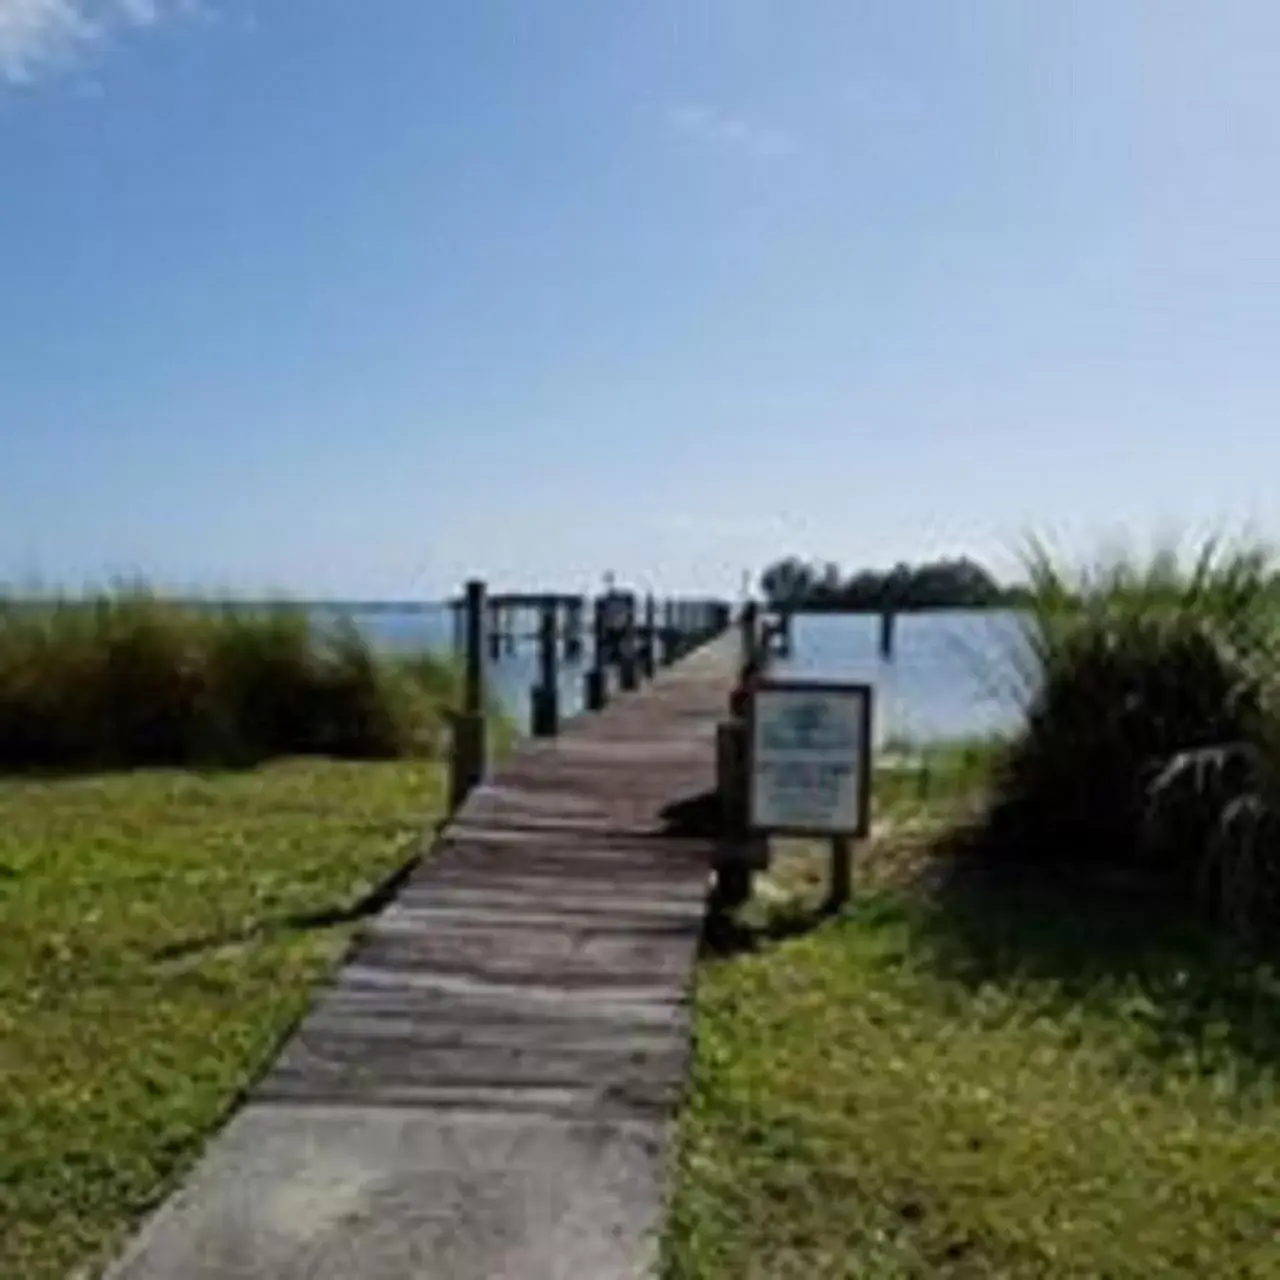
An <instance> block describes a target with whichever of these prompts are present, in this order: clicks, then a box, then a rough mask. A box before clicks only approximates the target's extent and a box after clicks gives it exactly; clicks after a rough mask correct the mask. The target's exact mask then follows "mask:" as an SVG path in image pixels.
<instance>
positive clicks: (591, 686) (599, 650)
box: [582, 597, 609, 711]
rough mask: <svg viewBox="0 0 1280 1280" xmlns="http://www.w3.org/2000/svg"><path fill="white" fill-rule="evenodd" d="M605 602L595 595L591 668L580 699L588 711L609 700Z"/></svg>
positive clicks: (596, 709)
mask: <svg viewBox="0 0 1280 1280" xmlns="http://www.w3.org/2000/svg"><path fill="white" fill-rule="evenodd" d="M606 622H607V619H606V618H605V602H604V600H603V598H601V597H597V598H596V601H595V616H594V617H593V619H592V629H593V631H594V633H595V634H594V637H593V640H592V650H591V669H590V670H589V671H588V672H587V674H586V677H585V680H584V682H583V690H582V701H583V704H584V705H585V706H586V708H587V710H588V711H601V710H603V709H604V706H605V704H606V703H607V702H608V701H609V674H608V668H607V665H606V662H607V657H608V655H607V654H606V652H605V647H606V644H607V641H606V639H605V626H606Z"/></svg>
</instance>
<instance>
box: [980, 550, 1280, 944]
mask: <svg viewBox="0 0 1280 1280" xmlns="http://www.w3.org/2000/svg"><path fill="white" fill-rule="evenodd" d="M1029 568H1030V580H1031V584H1032V591H1031V600H1030V607H1029V611H1028V614H1027V620H1026V628H1025V637H1024V639H1025V653H1026V655H1027V656H1028V657H1029V666H1028V671H1027V677H1028V678H1027V700H1026V706H1025V713H1026V714H1025V720H1024V724H1023V727H1022V730H1021V732H1020V733H1019V734H1018V735H1017V736H1016V738H1015V739H1014V741H1013V742H1012V744H1011V746H1010V749H1009V751H1008V753H1007V754H1006V756H1005V759H1004V761H1003V764H1002V767H1001V769H1000V772H999V775H998V779H997V785H996V787H995V789H994V794H993V802H992V806H991V809H990V812H989V815H988V818H987V822H986V830H985V832H984V834H985V836H986V837H987V844H988V847H995V848H997V849H1000V850H1004V851H1006V852H1008V853H1010V854H1012V855H1014V856H1016V857H1017V859H1019V861H1020V862H1021V863H1022V864H1023V865H1024V866H1027V867H1030V868H1033V869H1034V868H1035V867H1040V866H1046V865H1052V866H1054V867H1059V868H1060V867H1067V868H1072V869H1083V870H1085V871H1087V872H1089V873H1094V872H1097V871H1100V870H1105V871H1119V872H1122V873H1124V874H1126V875H1128V876H1133V875H1134V874H1135V873H1136V874H1139V875H1141V876H1144V877H1148V878H1149V879H1150V881H1151V883H1153V884H1158V885H1160V886H1161V887H1163V888H1166V889H1169V890H1171V891H1173V892H1175V893H1178V894H1182V895H1186V896H1188V897H1191V898H1194V899H1195V900H1196V901H1197V902H1199V903H1200V904H1202V905H1205V906H1210V907H1212V908H1214V909H1215V910H1218V911H1222V912H1225V913H1226V914H1227V915H1229V916H1230V917H1231V920H1232V923H1233V925H1235V926H1236V927H1237V928H1238V929H1245V928H1247V927H1250V921H1255V922H1256V919H1257V918H1260V916H1261V914H1263V913H1265V912H1266V910H1267V909H1268V902H1269V899H1270V895H1271V889H1270V888H1269V886H1270V885H1271V883H1272V881H1273V880H1274V870H1275V868H1276V867H1277V866H1280V856H1278V851H1277V847H1276V842H1275V840H1274V838H1273V830H1274V826H1275V818H1276V816H1277V815H1280V785H1278V784H1280V776H1275V777H1274V780H1273V775H1276V774H1277V755H1276V747H1277V744H1280V730H1278V728H1277V726H1280V699H1278V698H1277V696H1276V694H1277V690H1278V689H1280V680H1278V679H1277V677H1278V676H1280V649H1278V648H1277V645H1276V643H1275V637H1276V634H1277V629H1276V624H1275V617H1276V610H1277V597H1276V592H1275V588H1274V581H1275V579H1274V574H1273V573H1272V569H1271V562H1270V560H1269V558H1268V556H1267V554H1266V553H1265V552H1262V551H1258V550H1252V549H1250V550H1245V551H1237V552H1226V553H1224V552H1221V551H1220V549H1219V548H1218V547H1217V546H1216V545H1210V546H1208V547H1206V548H1205V550H1204V551H1203V552H1202V554H1201V555H1200V557H1199V558H1198V560H1197V561H1196V563H1195V564H1194V566H1192V567H1190V568H1188V569H1183V568H1180V567H1179V564H1178V561H1177V560H1176V558H1175V557H1174V556H1172V555H1171V554H1167V553H1166V554H1162V555H1159V556H1157V557H1155V558H1154V560H1153V561H1152V562H1151V563H1150V564H1148V565H1145V566H1139V565H1135V564H1133V563H1132V562H1128V561H1117V562H1115V563H1113V564H1111V565H1109V566H1106V567H1104V568H1103V569H1101V570H1097V571H1093V572H1090V573H1084V574H1080V575H1078V576H1076V577H1071V576H1068V575H1065V574H1063V573H1062V572H1061V571H1060V570H1058V569H1057V568H1056V567H1055V566H1054V565H1053V564H1052V563H1051V561H1050V560H1049V559H1048V557H1046V556H1045V555H1044V554H1043V553H1041V552H1039V551H1037V552H1035V553H1033V556H1032V558H1031V563H1030V566H1029Z"/></svg>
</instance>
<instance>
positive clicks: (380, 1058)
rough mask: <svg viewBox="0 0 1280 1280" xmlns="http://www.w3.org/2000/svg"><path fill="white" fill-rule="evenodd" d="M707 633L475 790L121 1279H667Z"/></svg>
mask: <svg viewBox="0 0 1280 1280" xmlns="http://www.w3.org/2000/svg"><path fill="white" fill-rule="evenodd" d="M473 596H474V597H475V598H476V600H478V601H480V602H482V601H483V596H482V594H481V593H479V592H475V593H473ZM721 616H722V617H723V616H727V610H726V611H724V614H723V615H721ZM472 629H473V630H474V631H476V633H477V636H476V637H473V638H476V639H477V643H478V644H479V643H480V640H479V630H480V628H479V626H478V625H477V626H476V627H474V628H472ZM702 638H703V640H704V641H705V642H704V643H702V644H701V646H700V647H698V648H697V649H695V650H693V651H692V652H691V653H688V654H686V655H684V656H682V657H681V658H680V660H679V661H677V662H676V663H675V665H673V666H670V667H667V668H665V669H663V670H660V671H658V674H657V675H656V677H655V678H654V679H653V680H652V682H650V683H644V680H643V677H644V676H645V675H647V669H646V670H645V671H643V672H642V675H641V680H640V687H639V688H638V689H637V690H636V691H635V692H622V693H618V694H616V695H615V696H612V697H611V698H610V700H609V701H608V705H607V706H605V707H604V709H603V710H601V711H599V712H598V713H595V714H586V715H583V716H580V717H576V718H574V719H572V720H569V721H567V722H565V723H564V724H563V725H562V726H558V728H559V732H558V733H557V735H556V736H555V737H545V738H531V739H528V740H526V741H524V742H522V743H521V744H520V745H519V746H518V747H517V748H516V750H515V752H514V754H513V756H512V758H510V760H509V761H508V762H506V763H505V764H504V765H503V766H501V767H500V768H499V769H498V770H497V771H496V772H494V773H493V774H491V775H489V776H486V777H484V778H483V779H481V780H479V781H478V782H477V780H476V778H474V777H473V778H471V779H470V784H469V785H466V786H463V787H461V788H460V789H459V799H460V808H459V809H458V811H457V812H456V814H455V815H454V818H453V820H452V822H451V823H450V824H449V826H448V827H447V828H446V830H445V831H444V833H443V835H441V836H440V837H439V838H438V839H437V840H436V841H435V842H434V847H433V848H432V849H431V851H430V853H429V855H428V856H426V857H424V858H423V859H422V861H420V862H419V863H418V865H417V866H416V867H415V868H414V869H413V871H412V872H411V874H410V875H409V876H408V877H407V879H406V881H405V882H404V884H403V885H402V887H401V888H400V890H399V891H398V894H397V896H396V897H395V899H394V901H393V902H392V904H391V905H390V906H389V907H388V908H387V909H386V910H385V911H383V912H382V914H381V915H379V916H378V917H376V919H375V920H374V921H373V922H372V924H371V926H370V927H369V928H368V929H367V931H366V933H365V935H364V937H363V939H362V940H361V942H360V943H359V944H358V945H357V947H356V948H355V949H354V950H353V952H352V953H351V955H350V956H349V958H348V960H347V962H346V964H345V965H344V967H343V968H342V969H341V970H340V972H339V973H338V975H337V977H336V979H335V980H334V981H333V982H332V983H331V984H330V985H329V986H328V987H327V988H326V989H325V990H324V991H322V992H321V994H320V995H319V997H318V998H317V1000H316V1001H315V1003H314V1005H313V1008H312V1010H311V1012H310V1014H309V1015H308V1016H307V1017H306V1019H305V1020H304V1021H303V1023H302V1025H301V1026H300V1027H299V1029H298V1030H297V1032H296V1033H295V1034H294V1036H293V1037H292V1039H291V1040H290V1041H289V1042H288V1044H287V1045H286V1046H285V1048H284V1051H283V1052H282V1054H281V1055H280V1057H279V1058H278V1060H277V1061H276V1063H275V1064H274V1066H273V1067H272V1069H271V1070H270V1071H269V1072H268V1074H267V1075H266V1076H265V1078H264V1079H263V1080H262V1081H261V1082H260V1083H259V1085H258V1086H257V1088H256V1089H255V1090H254V1091H253V1093H252V1094H251V1096H250V1098H249V1100H248V1102H247V1104H246V1105H245V1106H244V1107H243V1108H242V1109H241V1110H240V1111H239V1112H238V1114H236V1115H235V1116H234V1117H233V1119H232V1120H231V1122H230V1123H229V1124H228V1126H227V1127H226V1128H225V1129H224V1130H223V1131H222V1133H221V1134H219V1135H218V1136H217V1137H216V1138H215V1139H214V1140H213V1142H212V1144H211V1145H210V1147H209V1149H208V1150H207V1152H206V1155H205V1158H204V1160H203V1161H202V1163H201V1164H200V1165H199V1166H198V1167H197V1169H196V1170H195V1172H194V1174H193V1176H192V1177H191V1178H190V1179H189V1180H188V1181H187V1182H186V1184H185V1185H184V1186H183V1187H182V1188H181V1189H180V1190H179V1191H178V1192H177V1193H176V1194H175V1195H174V1196H173V1197H172V1198H171V1199H170V1200H169V1201H168V1202H166V1203H165V1204H164V1205H163V1206H162V1207H161V1208H160V1209H159V1210H158V1211H157V1213H156V1214H155V1215H154V1216H153V1218H152V1219H151V1220H150V1221H149V1222H148V1223H147V1224H145V1226H144V1227H143V1229H142V1231H141V1232H140V1233H139V1235H138V1236H137V1238H136V1239H135V1240H134V1242H133V1243H132V1245H131V1247H130V1248H129V1249H128V1251H127V1252H126V1253H125V1255H124V1256H123V1257H122V1259H121V1260H120V1261H119V1262H118V1264H117V1265H116V1266H115V1267H114V1268H113V1269H112V1270H111V1271H109V1272H108V1277H109V1280H304V1277H305V1280H411V1278H412V1280H435V1278H439V1280H499V1278H501V1277H511V1278H512V1280H636V1278H638V1277H642V1276H646V1275H648V1274H650V1272H651V1268H652V1265H653V1263H654V1261H655V1257H656V1252H655V1250H656V1242H655V1231H656V1230H657V1229H658V1228H659V1226H660V1222H661V1208H662V1203H663V1195H664V1190H665V1177H666V1165H667V1155H668V1152H667V1142H668V1133H669V1130H670V1122H671V1120H672V1117H673V1115H674V1111H675V1108H676V1106H677V1103H678V1101H679V1099H680V1096H681V1093H682V1090H683V1087H684V1081H685V1076H686V1070H687V1066H688V1060H689V1037H690V1008H689V987H690V982H691V978H692V972H693V966H694V961H695V957H696V952H697V946H698V940H699V936H700V932H701V929H702V925H703V917H704V911H705V905H706V900H707V893H708V881H709V869H710V867H711V865H712V861H713V857H714V854H715V848H714V836H713V835H712V834H708V829H707V827H706V826H705V824H694V825H686V823H685V821H684V820H683V819H682V818H681V817H680V816H679V815H680V814H681V813H682V812H683V813H688V812H689V808H685V809H683V810H682V807H681V806H682V805H685V804H686V802H690V801H700V800H701V801H702V802H703V803H704V804H705V797H706V796H707V795H708V794H709V793H711V792H712V791H713V789H714V786H715V776H716V738H717V725H718V723H719V722H720V721H721V720H722V719H723V717H724V716H725V714H726V708H727V706H728V703H729V699H730V694H731V691H732V688H733V686H734V683H735V681H736V680H737V678H738V675H739V655H740V643H739V641H740V637H739V636H738V635H737V634H736V633H735V631H734V630H733V629H730V630H728V631H722V632H721V634H720V635H719V636H718V637H716V638H713V639H710V640H706V637H705V636H704V637H702ZM473 665H474V666H476V667H478V666H479V659H478V658H477V659H476V661H475V663H474V664H473ZM691 807H692V808H693V809H697V807H698V805H697V804H694V805H693V806H691Z"/></svg>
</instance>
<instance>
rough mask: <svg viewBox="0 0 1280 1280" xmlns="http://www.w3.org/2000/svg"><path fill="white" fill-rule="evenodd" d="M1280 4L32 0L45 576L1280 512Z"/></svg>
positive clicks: (662, 580)
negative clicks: (1278, 145) (1279, 155)
mask: <svg viewBox="0 0 1280 1280" xmlns="http://www.w3.org/2000/svg"><path fill="white" fill-rule="evenodd" d="M1278 136H1280V5H1277V4H1276V3H1275V0H1252V2H1248V3H1246V2H1244V0H1238V2H1232V0H1215V3H1213V4H1206V3H1204V0H1160V2H1159V3H1158V4H1157V3H1145V2H1143V0H1132V2H1131V3H1116V2H1115V0H1080V2H1078V3H1074V4H1065V5H1059V4H1038V3H1037V4H1032V3H1027V2H1026V0H968V2H967V3H965V4H963V5H960V4H956V3H954V0H932V2H926V0H914V2H912V0H882V2H876V3H872V2H869V0H864V2H860V3H853V2H852V0H799V2H798V0H787V2H786V3H783V2H782V0H773V2H771V3H765V2H763V0H646V2H644V3H640V2H638V0H636V2H634V3H631V2H625V0H616V2H615V0H610V2H609V3H601V0H538V2H537V3H533V2H531V0H484V3H476V0H431V2H430V3H425V2H424V0H306V3H302V2H301V0H296V2H295V0H274V2H273V0H97V2H96V3H95V2H94V0H0V578H3V579H7V580H9V581H31V580H37V579H38V580H42V581H44V582H47V583H61V584H79V583H82V582H84V581H86V580H99V581H100V580H102V579H103V578H104V577H106V576H109V575H112V574H121V573H135V572H140V573H144V574H146V575H147V576H149V577H151V578H152V579H154V580H156V581H158V582H161V583H164V584H168V585H181V586H195V587H200V588H202V589H208V590H216V589H222V588H233V589H236V590H244V591H254V592H256V591H260V590H263V589H270V588H281V589H287V590H291V591H295V592H299V593H303V594H308V595H313V594H314V595H324V594H333V595H341V596H358V597H376V596H385V595H395V596H400V595H423V594H427V595H433V594H438V593H440V592H442V591H445V590H449V589H452V587H453V586H454V585H455V584H456V583H457V582H459V581H460V580H461V579H463V578H464V577H466V576H468V575H470V574H473V573H479V574H481V575H485V576H488V577H489V578H490V579H491V580H492V581H494V582H495V583H500V584H507V585H522V586H531V585H537V584H546V585H551V584H564V585H565V586H577V585H589V584H591V583H592V582H594V581H596V580H598V577H599V575H600V574H601V573H602V572H603V571H604V570H606V569H613V570H614V571H615V572H617V574H618V575H619V577H620V578H622V579H625V580H630V581H635V582H638V583H651V584H652V585H654V586H655V587H657V588H660V589H670V590H730V589H734V588H736V586H737V584H738V581H739V578H740V575H741V572H742V571H743V570H744V569H747V568H750V569H753V570H754V569H758V568H759V567H761V566H762V565H763V564H765V563H766V562H768V561H769V560H771V559H773V558H775V557H776V556H778V555H781V554H783V553H786V552H797V553H799V554H802V555H812V556H817V557H823V558H828V557H829V558H834V559H837V560H840V561H842V562H844V563H846V564H848V565H850V566H854V565H861V564H868V563H869V564H880V563H886V562H890V561H892V560H895V559H898V558H915V557H921V556H926V555H931V554H935V553H950V552H954V551H961V550H966V551H970V552H973V553H975V554H977V555H979V556H982V557H985V558H987V559H989V560H990V561H992V562H993V563H994V564H995V565H996V566H997V567H1000V568H1004V567H1007V566H1009V564H1010V563H1011V561H1012V559H1013V553H1014V552H1015V551H1016V548H1017V546H1018V545H1019V542H1020V540H1021V539H1022V538H1023V537H1024V536H1025V535H1027V534H1028V533H1031V532H1035V533H1038V534H1040V535H1043V536H1046V537H1048V538H1050V539H1052V540H1054V541H1055V542H1057V543H1058V544H1059V545H1062V546H1064V547H1066V548H1068V549H1071V550H1075V551H1080V552H1086V551H1092V550H1093V549H1095V548H1096V547H1097V546H1098V545H1099V544H1100V542H1102V541H1104V540H1109V539H1111V538H1113V537H1115V536H1116V535H1117V534H1118V533H1119V532H1121V531H1127V532H1128V533H1129V535H1130V536H1131V537H1132V538H1134V539H1136V540H1143V539H1146V538H1149V537H1152V536H1156V537H1160V536H1164V535H1165V534H1168V533H1172V532H1176V531H1177V532H1191V533H1196V532H1204V531H1206V530H1208V529H1211V528H1217V527H1221V528H1226V529H1228V530H1238V529H1241V528H1246V527H1248V528H1252V529H1255V530H1257V531H1259V532H1261V533H1262V534H1264V535H1267V536H1271V535H1277V534H1280V430H1277V427H1278V426H1280V413H1278V412H1277V410H1278V409H1280V361H1278V360H1277V352H1278V351H1280V238H1278V231H1277V228H1280V165H1277V163H1276V151H1275V139H1276V138H1277V137H1278Z"/></svg>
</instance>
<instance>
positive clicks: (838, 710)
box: [750, 681, 871, 836]
mask: <svg viewBox="0 0 1280 1280" xmlns="http://www.w3.org/2000/svg"><path fill="white" fill-rule="evenodd" d="M750 750H751V755H750V777H751V782H750V787H751V794H750V821H751V826H752V827H753V828H754V829H755V830H756V831H760V832H767V831H774V832H778V833H780V834H794V835H855V836H861V835H866V833H867V829H868V825H869V795H868V792H869V789H870V786H869V784H870V778H871V687H870V686H869V685H865V684H835V683H828V682H817V681H762V682H761V683H760V684H758V685H757V686H756V688H755V689H754V691H753V694H752V705H751V748H750Z"/></svg>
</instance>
